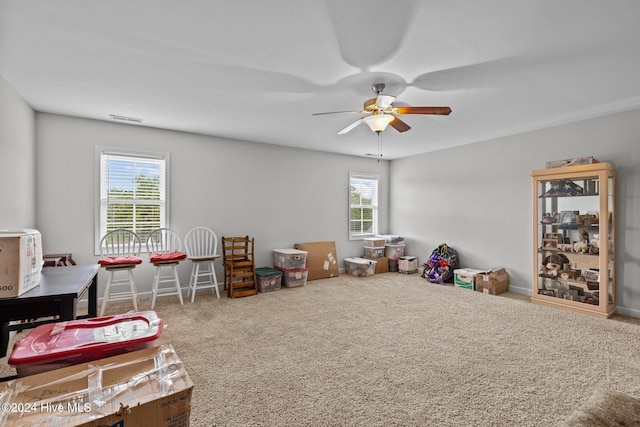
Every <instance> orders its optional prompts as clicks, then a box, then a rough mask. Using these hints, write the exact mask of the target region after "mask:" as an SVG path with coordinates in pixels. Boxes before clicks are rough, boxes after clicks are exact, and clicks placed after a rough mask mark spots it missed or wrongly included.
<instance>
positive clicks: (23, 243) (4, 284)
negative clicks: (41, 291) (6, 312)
mask: <svg viewBox="0 0 640 427" xmlns="http://www.w3.org/2000/svg"><path fill="white" fill-rule="evenodd" d="M42 264H43V261H42V237H41V236H40V232H39V231H38V230H31V229H26V230H16V231H8V230H2V231H0V298H11V297H17V296H20V295H22V294H24V293H25V292H27V291H29V290H31V289H33V288H35V287H36V286H38V285H39V284H40V273H41V272H42Z"/></svg>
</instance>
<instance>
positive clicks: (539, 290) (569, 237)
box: [531, 163, 616, 318]
mask: <svg viewBox="0 0 640 427" xmlns="http://www.w3.org/2000/svg"><path fill="white" fill-rule="evenodd" d="M615 175H616V171H615V168H614V166H613V165H611V164H609V163H593V164H588V165H579V166H566V167H559V168H551V169H542V170H534V171H532V172H531V181H532V199H533V275H532V279H533V280H532V283H533V284H532V291H531V302H533V303H536V304H544V305H548V306H553V307H559V308H564V309H567V310H571V311H575V312H580V313H587V314H591V315H595V316H598V317H603V318H608V317H610V316H611V315H613V314H614V313H615V310H616V286H615V273H616V262H615V245H614V242H615V225H616V221H615V206H616V203H615Z"/></svg>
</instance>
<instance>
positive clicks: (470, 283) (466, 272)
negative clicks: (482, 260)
mask: <svg viewBox="0 0 640 427" xmlns="http://www.w3.org/2000/svg"><path fill="white" fill-rule="evenodd" d="M479 273H482V270H477V269H475V268H457V269H455V270H453V284H454V285H455V286H456V287H458V288H464V289H471V290H472V291H473V290H475V289H476V276H477V275H478V274H479Z"/></svg>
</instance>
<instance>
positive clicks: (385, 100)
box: [376, 94, 396, 109]
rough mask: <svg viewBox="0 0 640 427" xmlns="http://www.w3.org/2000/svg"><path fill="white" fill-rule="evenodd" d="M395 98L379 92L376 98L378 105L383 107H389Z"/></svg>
mask: <svg viewBox="0 0 640 427" xmlns="http://www.w3.org/2000/svg"><path fill="white" fill-rule="evenodd" d="M395 100H396V97H395V96H391V95H382V94H378V97H377V98H376V105H377V106H378V107H380V108H383V109H384V108H388V107H389V106H391V103H393V101H395Z"/></svg>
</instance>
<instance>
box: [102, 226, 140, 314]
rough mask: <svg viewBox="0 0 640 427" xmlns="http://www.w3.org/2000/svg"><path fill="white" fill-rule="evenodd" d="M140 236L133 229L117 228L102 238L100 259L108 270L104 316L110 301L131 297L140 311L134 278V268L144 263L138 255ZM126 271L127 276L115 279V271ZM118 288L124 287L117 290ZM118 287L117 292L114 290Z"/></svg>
mask: <svg viewBox="0 0 640 427" xmlns="http://www.w3.org/2000/svg"><path fill="white" fill-rule="evenodd" d="M140 245H141V243H140V238H139V237H138V235H137V234H136V233H134V232H133V231H131V230H125V229H117V230H113V231H110V232H108V233H107V234H105V235H104V236H103V237H102V239H100V256H101V257H102V259H100V260H99V261H98V264H100V265H101V266H102V267H103V268H104V269H105V270H106V271H107V274H108V276H107V285H106V287H105V290H104V296H103V297H102V307H101V308H100V316H101V317H102V316H104V311H105V309H106V308H107V303H108V302H109V301H122V300H127V299H131V300H132V301H133V308H134V310H135V311H138V292H137V290H136V282H135V280H134V279H133V269H134V268H136V265H138V264H141V263H142V258H140V257H139V256H138V253H139V252H140ZM119 271H126V272H127V273H128V274H127V278H126V279H125V278H122V279H115V278H114V276H115V273H116V272H119ZM117 288H124V289H122V290H117ZM114 289H116V292H113V290H114Z"/></svg>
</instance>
